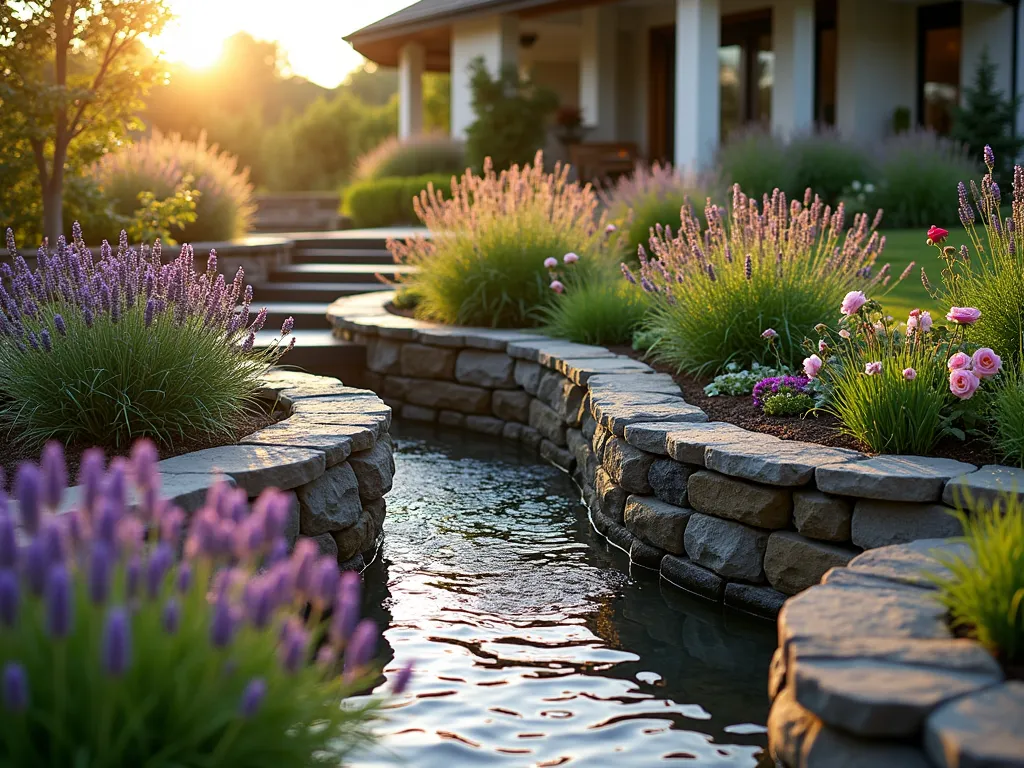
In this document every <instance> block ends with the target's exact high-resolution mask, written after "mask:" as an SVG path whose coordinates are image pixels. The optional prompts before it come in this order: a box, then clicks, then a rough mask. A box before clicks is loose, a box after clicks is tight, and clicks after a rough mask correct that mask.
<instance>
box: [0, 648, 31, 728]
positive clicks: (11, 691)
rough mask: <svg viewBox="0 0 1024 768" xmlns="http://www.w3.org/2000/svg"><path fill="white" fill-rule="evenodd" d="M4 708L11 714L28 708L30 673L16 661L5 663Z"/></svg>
mask: <svg viewBox="0 0 1024 768" xmlns="http://www.w3.org/2000/svg"><path fill="white" fill-rule="evenodd" d="M2 687H3V701H4V709H5V710H6V711H8V712H10V713H11V714H15V715H18V714H21V713H22V712H24V711H25V710H26V709H28V673H26V672H25V667H23V666H22V665H21V664H19V663H18V662H16V661H9V662H7V663H6V664H4V674H3V683H2Z"/></svg>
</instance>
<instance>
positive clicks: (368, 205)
mask: <svg viewBox="0 0 1024 768" xmlns="http://www.w3.org/2000/svg"><path fill="white" fill-rule="evenodd" d="M451 182H452V177H451V176H442V175H440V174H435V175H433V176H415V177H412V178H404V177H389V178H382V179H370V180H368V181H357V182H356V183H355V184H352V185H351V186H349V187H348V188H346V189H345V191H344V193H343V202H342V210H343V212H344V213H346V214H347V215H349V216H351V217H352V220H353V222H354V223H355V225H356V226H357V227H390V226H393V225H396V224H414V223H416V210H415V209H414V208H413V200H414V199H415V198H417V197H419V195H420V192H422V191H424V190H428V191H429V190H431V189H436V190H437V191H438V192H439V193H440V194H443V195H447V194H450V192H449V190H450V189H451Z"/></svg>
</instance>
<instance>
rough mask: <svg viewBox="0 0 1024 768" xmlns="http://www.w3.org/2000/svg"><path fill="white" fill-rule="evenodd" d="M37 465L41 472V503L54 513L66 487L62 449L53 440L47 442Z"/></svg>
mask: <svg viewBox="0 0 1024 768" xmlns="http://www.w3.org/2000/svg"><path fill="white" fill-rule="evenodd" d="M39 465H40V468H41V469H42V471H43V502H44V503H45V504H46V506H47V507H49V508H50V509H51V510H52V511H54V512H56V511H57V509H58V508H59V507H60V502H61V499H62V498H63V497H64V491H65V489H67V487H68V470H67V465H66V464H65V463H64V447H63V446H62V445H61V444H60V443H58V442H56V441H55V440H51V441H50V442H48V443H47V444H46V445H45V447H44V448H43V456H42V458H41V459H40V462H39Z"/></svg>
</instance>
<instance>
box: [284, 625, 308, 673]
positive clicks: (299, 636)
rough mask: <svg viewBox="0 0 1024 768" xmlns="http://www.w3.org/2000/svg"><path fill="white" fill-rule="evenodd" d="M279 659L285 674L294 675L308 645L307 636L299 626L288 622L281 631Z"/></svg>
mask: <svg viewBox="0 0 1024 768" xmlns="http://www.w3.org/2000/svg"><path fill="white" fill-rule="evenodd" d="M282 635H283V636H282V638H281V648H280V651H279V653H280V658H281V666H282V667H284V670H285V671H286V672H289V673H292V674H294V673H295V672H298V671H299V667H300V666H301V665H302V662H303V661H304V660H305V658H306V648H307V646H308V645H309V635H307V634H306V630H304V629H303V628H302V627H301V626H299V625H298V624H296V623H293V622H289V623H287V624H285V625H284V629H283V630H282Z"/></svg>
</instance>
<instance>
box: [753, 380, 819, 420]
mask: <svg viewBox="0 0 1024 768" xmlns="http://www.w3.org/2000/svg"><path fill="white" fill-rule="evenodd" d="M812 408H814V398H813V397H811V396H810V395H808V394H806V393H804V392H796V391H795V390H792V389H790V388H789V387H782V388H781V389H780V390H779V391H778V392H776V393H775V394H774V395H768V396H767V397H766V398H765V399H764V403H763V404H762V406H761V410H763V411H764V413H765V415H766V416H803V415H804V414H805V413H807V412H808V411H810V410H811V409H812Z"/></svg>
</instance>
